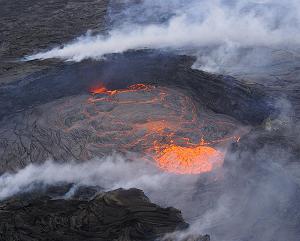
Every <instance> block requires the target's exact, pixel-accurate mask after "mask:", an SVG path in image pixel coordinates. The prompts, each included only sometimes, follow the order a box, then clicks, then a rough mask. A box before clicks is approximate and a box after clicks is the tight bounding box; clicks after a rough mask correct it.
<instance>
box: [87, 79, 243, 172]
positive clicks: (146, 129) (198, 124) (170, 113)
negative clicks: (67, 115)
mask: <svg viewBox="0 0 300 241" xmlns="http://www.w3.org/2000/svg"><path fill="white" fill-rule="evenodd" d="M140 91H142V92H141V93H145V91H147V94H145V99H140V100H139V99H138V98H140V96H143V95H135V94H134V93H135V92H140ZM91 93H92V94H93V95H94V96H93V98H91V99H90V100H89V104H93V103H96V102H102V103H103V105H105V104H106V103H108V102H114V103H116V105H119V106H120V105H122V106H123V108H115V109H113V111H109V112H107V113H105V114H104V115H105V116H104V117H102V119H104V120H105V118H110V119H109V120H110V121H109V122H108V123H115V125H118V126H120V124H122V125H124V126H126V125H130V126H131V127H132V128H124V129H122V131H120V132H119V134H120V135H124V136H125V138H127V139H129V140H130V138H132V141H126V144H124V147H125V149H126V150H132V149H136V150H139V151H142V152H145V153H147V154H148V155H150V156H152V158H153V159H154V161H155V163H156V164H157V166H158V167H159V168H160V169H162V170H164V171H166V172H171V173H175V174H201V173H207V172H211V171H212V170H214V169H215V168H217V167H220V166H222V164H223V161H224V155H225V154H224V153H225V152H223V151H219V150H217V149H216V148H214V147H212V146H215V145H218V146H222V147H223V148H224V147H225V146H226V143H231V142H233V141H238V140H239V137H238V136H233V135H224V136H220V137H218V138H211V136H213V135H214V132H215V131H220V132H224V131H223V129H225V130H227V128H228V129H229V128H232V126H231V124H230V123H227V122H221V121H212V120H210V116H207V118H205V116H204V114H203V113H202V116H201V118H202V119H199V116H198V114H197V110H196V108H194V106H193V105H192V101H191V100H190V99H189V98H187V97H186V96H184V95H180V94H178V92H175V93H173V94H172V92H171V90H169V89H165V88H157V87H154V86H149V85H144V84H135V85H131V86H129V87H128V88H126V89H117V90H108V89H107V88H106V87H105V86H104V85H100V86H98V87H95V88H92V89H91ZM124 93H132V96H135V97H134V98H132V99H130V97H131V95H123V96H121V97H120V98H118V96H119V95H120V94H124ZM97 94H105V95H107V96H110V97H111V96H114V97H116V98H110V97H109V98H107V96H104V97H103V96H102V95H100V96H97ZM149 96H150V98H149ZM126 98H127V99H126ZM141 105H143V108H140V106H141ZM100 106H101V105H99V104H98V105H95V106H94V107H95V108H98V107H100ZM132 106H136V108H131V107H132ZM126 108H131V115H128V114H127V113H126V112H125V110H126ZM123 109H124V113H123ZM114 112H116V114H114ZM100 113H102V112H99V114H100ZM100 115H101V114H100ZM123 117H124V120H123V119H122V118H123ZM131 117H132V118H133V117H137V118H140V119H139V121H136V120H135V119H133V122H132V123H131V122H128V121H127V120H126V118H129V119H130V118H131ZM91 118H95V117H91ZM95 121H96V120H95ZM101 123H103V122H101ZM220 123H222V125H219V124H220ZM227 125H228V126H229V127H226V126H227ZM204 127H209V128H204ZM212 127H213V128H212ZM215 129H216V130H215ZM101 130H102V129H101ZM199 130H202V132H200V133H198V134H197V132H199ZM203 130H204V131H203ZM209 130H214V131H209ZM195 135H196V136H197V137H198V138H199V143H198V144H195V142H193V141H192V139H195ZM191 136H193V138H191ZM135 137H136V139H135ZM197 137H196V138H197ZM204 137H208V138H209V141H206V140H205V139H206V138H205V139H204ZM225 149H226V148H225Z"/></svg>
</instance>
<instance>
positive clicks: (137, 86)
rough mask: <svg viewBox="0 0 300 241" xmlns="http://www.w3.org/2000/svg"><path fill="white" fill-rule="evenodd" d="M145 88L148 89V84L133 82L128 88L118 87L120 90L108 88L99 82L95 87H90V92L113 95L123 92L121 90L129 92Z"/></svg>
mask: <svg viewBox="0 0 300 241" xmlns="http://www.w3.org/2000/svg"><path fill="white" fill-rule="evenodd" d="M145 89H149V86H147V85H145V84H134V85H130V86H129V87H128V88H126V89H120V90H108V89H107V88H106V87H105V86H104V84H100V85H98V86H96V87H92V88H91V89H90V92H91V93H92V94H94V95H95V94H108V95H115V94H119V93H123V92H130V91H137V90H145Z"/></svg>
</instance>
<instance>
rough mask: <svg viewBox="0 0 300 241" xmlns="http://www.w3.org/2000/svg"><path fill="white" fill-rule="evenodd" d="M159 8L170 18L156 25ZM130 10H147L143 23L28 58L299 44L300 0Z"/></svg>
mask: <svg viewBox="0 0 300 241" xmlns="http://www.w3.org/2000/svg"><path fill="white" fill-rule="evenodd" d="M124 2H126V1H124ZM129 6H130V4H129ZM157 7H160V8H161V9H160V11H161V12H165V13H169V15H168V19H167V20H165V21H164V22H158V23H157V22H154V23H151V18H152V17H153V16H154V13H153V12H152V11H154V10H157V9H158V8H157ZM131 9H135V10H136V9H140V10H141V11H142V10H145V11H147V12H148V13H146V14H145V21H144V23H143V24H140V23H136V22H134V21H133V20H132V18H129V19H128V21H126V19H124V22H125V23H123V24H122V25H121V26H118V27H114V28H113V29H112V30H111V31H110V32H109V33H108V34H107V35H97V36H91V35H86V36H83V37H80V38H78V39H77V40H75V41H74V42H73V43H70V44H66V45H64V46H63V47H62V48H54V49H52V50H50V51H47V52H43V53H38V54H35V55H32V56H29V57H27V59H28V60H33V59H48V58H61V59H65V60H72V61H81V60H83V59H86V58H93V59H99V58H102V57H103V56H104V55H106V54H110V53H122V52H124V51H127V50H130V49H144V48H152V49H165V48H167V49H173V50H178V49H181V50H182V49H183V50H184V49H189V50H190V49H198V48H201V47H207V46H222V45H227V44H229V45H230V46H232V45H234V46H238V47H243V48H246V47H255V46H261V47H270V46H271V47H272V46H275V47H282V46H295V45H299V44H300V31H299V26H300V24H299V23H300V14H299V12H300V11H299V10H300V3H299V2H298V1H294V0H291V1H288V2H287V1H279V0H265V1H244V0H240V1H221V0H213V1H211V0H198V1H197V0H194V1H189V3H183V1H179V0H177V1H176V0H175V1H172V0H169V1H158V0H156V1H149V0H145V1H142V3H140V4H139V5H137V6H136V7H135V8H130V7H129V8H128V9H127V10H126V11H127V12H128V13H127V15H129V16H131V15H130V14H135V13H136V12H134V11H133V10H132V12H131ZM158 14H160V12H158ZM142 16H143V15H142ZM140 18H141V17H140ZM166 18H167V17H166ZM145 22H146V23H147V22H148V24H145Z"/></svg>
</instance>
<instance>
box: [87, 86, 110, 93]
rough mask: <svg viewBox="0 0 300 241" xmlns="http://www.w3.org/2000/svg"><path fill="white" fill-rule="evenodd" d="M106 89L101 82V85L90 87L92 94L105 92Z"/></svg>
mask: <svg viewBox="0 0 300 241" xmlns="http://www.w3.org/2000/svg"><path fill="white" fill-rule="evenodd" d="M107 91H108V90H107V89H106V87H105V86H104V85H103V84H101V85H99V86H97V87H92V88H91V89H90V92H91V93H92V94H94V95H95V94H102V93H106V92H107Z"/></svg>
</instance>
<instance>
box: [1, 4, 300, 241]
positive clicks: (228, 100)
mask: <svg viewBox="0 0 300 241" xmlns="http://www.w3.org/2000/svg"><path fill="white" fill-rule="evenodd" d="M133 2H134V4H137V8H136V11H137V10H138V9H139V8H138V4H139V3H140V2H141V1H133ZM0 4H1V8H0V22H1V25H0V44H1V45H0V241H2V240H3V241H37V240H45V241H46V240H48V241H56V240H57V241H63V240H103V241H104V240H105V241H111V240H114V241H133V240H136V241H140V240H149V241H150V240H151V241H154V240H164V241H209V240H210V237H209V236H208V235H205V236H202V235H201V234H206V233H208V234H209V235H210V236H211V237H212V240H216V241H220V240H222V241H244V240H245V241H246V240H247V241H283V240H289V241H298V240H299V237H300V232H299V226H300V216H299V210H300V206H299V203H300V201H299V200H300V175H299V173H300V172H299V170H300V165H299V158H300V149H299V146H300V144H299V143H300V139H299V136H300V135H299V134H300V129H299V118H300V116H299V113H300V112H299V111H298V110H299V108H300V104H299V83H298V79H299V78H298V75H299V67H298V63H299V57H298V55H297V54H296V53H290V52H289V53H287V52H285V51H275V50H274V51H271V50H270V52H268V53H269V54H270V55H272V58H273V59H274V63H273V64H272V63H270V64H266V65H265V67H266V68H263V67H258V68H257V69H256V70H257V71H256V72H255V73H252V72H251V73H249V72H247V71H245V70H244V69H243V71H242V70H241V69H238V68H236V69H235V68H234V67H233V66H231V69H229V71H227V73H228V72H229V73H231V74H232V75H233V76H234V77H231V76H227V75H220V74H210V73H207V72H204V71H201V70H197V69H194V68H193V67H194V63H195V61H196V59H195V58H194V57H191V56H187V55H178V54H175V53H171V52H169V51H164V50H159V51H158V50H146V49H143V50H132V51H127V52H125V53H122V54H111V55H108V56H106V57H105V58H104V59H101V60H97V61H95V60H84V61H81V62H78V63H74V62H62V61H59V60H57V59H51V60H43V61H36V60H35V61H23V58H24V57H25V56H27V55H30V54H33V53H36V52H39V51H42V50H45V49H48V48H51V47H53V46H60V45H61V44H63V43H65V42H69V41H72V40H73V39H75V38H76V37H78V36H80V35H83V34H85V33H86V32H87V31H88V30H90V31H89V33H88V34H91V35H93V34H95V33H99V32H105V31H107V30H108V29H109V28H111V26H113V25H114V24H120V22H122V19H123V18H125V19H126V17H128V16H126V11H124V9H126V6H128V5H130V4H131V3H130V1H115V2H114V1H109V0H85V1H79V0H65V1H62V0H45V1H37V0H34V1H29V0H23V1H21V0H9V1H8V0H0ZM134 9H135V8H134ZM122 11H124V12H122ZM112 15H113V16H114V18H110V17H111V16H112ZM168 17H169V16H167V15H166V16H165V15H163V16H159V17H157V18H155V19H154V20H153V21H154V22H161V21H163V19H164V18H168ZM141 19H143V18H142V17H139V16H137V21H138V22H139V21H141ZM2 23H4V24H2ZM141 23H142V24H143V22H141ZM265 51H266V50H265ZM230 71H231V72H230ZM60 182H62V183H60ZM66 183H67V184H66ZM53 185H55V186H53ZM122 188H124V189H122ZM136 188H139V189H143V191H142V190H139V189H136ZM126 189H128V190H126ZM144 192H145V194H146V195H147V196H146V195H145V194H144ZM148 197H149V198H150V199H151V201H153V202H155V203H157V204H154V203H152V202H151V201H150V199H149V198H148ZM170 206H173V207H174V208H170ZM179 209H180V210H181V211H179ZM181 212H182V214H181ZM184 219H185V220H184ZM187 223H190V225H189V224H187ZM174 231H175V233H174ZM170 233H171V234H170Z"/></svg>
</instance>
